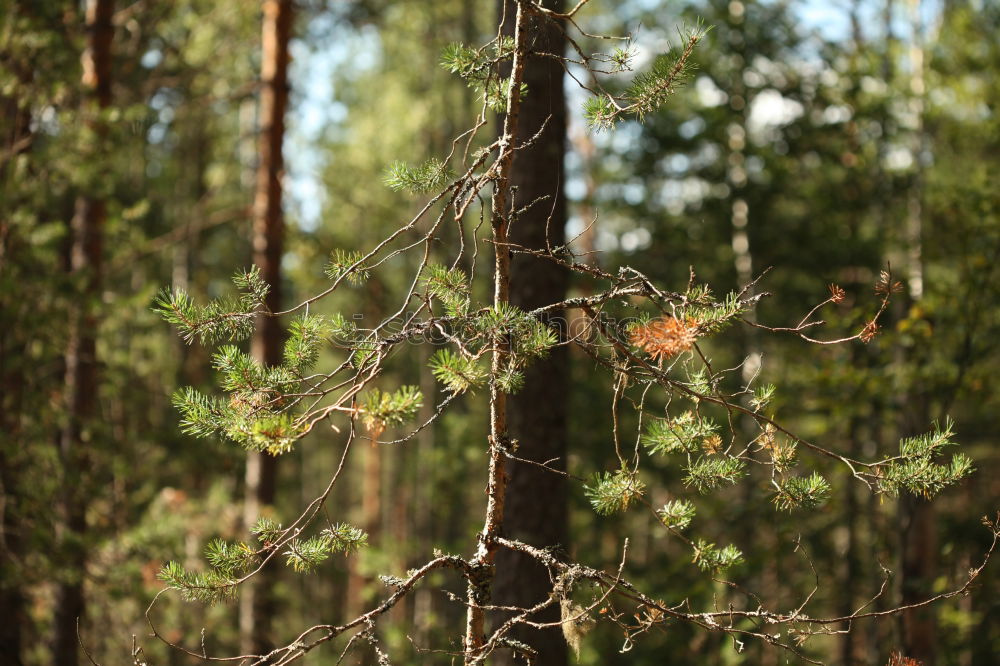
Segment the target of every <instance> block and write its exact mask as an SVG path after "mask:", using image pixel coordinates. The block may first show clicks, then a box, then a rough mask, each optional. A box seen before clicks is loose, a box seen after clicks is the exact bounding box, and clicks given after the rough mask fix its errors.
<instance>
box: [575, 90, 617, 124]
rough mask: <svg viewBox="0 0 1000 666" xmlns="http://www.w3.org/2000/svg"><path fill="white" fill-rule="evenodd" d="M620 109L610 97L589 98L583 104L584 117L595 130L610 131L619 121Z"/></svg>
mask: <svg viewBox="0 0 1000 666" xmlns="http://www.w3.org/2000/svg"><path fill="white" fill-rule="evenodd" d="M618 113H619V107H618V106H617V105H616V104H615V102H614V100H612V99H610V98H609V97H604V96H601V97H588V98H587V99H586V100H585V101H584V103H583V117H584V119H585V120H586V121H587V125H588V126H589V127H591V128H592V129H595V130H610V129H612V128H613V127H614V126H615V124H616V123H617V121H618Z"/></svg>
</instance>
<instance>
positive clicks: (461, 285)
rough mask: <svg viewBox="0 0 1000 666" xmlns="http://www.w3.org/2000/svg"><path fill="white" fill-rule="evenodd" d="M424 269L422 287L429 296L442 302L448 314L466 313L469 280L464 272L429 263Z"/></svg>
mask: <svg viewBox="0 0 1000 666" xmlns="http://www.w3.org/2000/svg"><path fill="white" fill-rule="evenodd" d="M426 270H427V273H426V275H425V276H424V288H425V289H427V292H428V293H429V294H430V295H431V296H434V297H435V298H437V299H438V300H440V301H441V302H442V303H444V307H445V311H446V312H447V313H448V316H449V317H458V316H461V315H465V314H468V311H469V302H470V301H469V282H468V278H467V277H466V275H465V272H464V271H463V270H461V269H460V268H448V267H446V266H442V265H441V264H430V265H428V266H427V269H426Z"/></svg>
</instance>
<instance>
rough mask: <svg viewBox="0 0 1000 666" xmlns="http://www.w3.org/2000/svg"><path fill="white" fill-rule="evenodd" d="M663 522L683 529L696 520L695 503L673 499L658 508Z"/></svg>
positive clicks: (671, 527)
mask: <svg viewBox="0 0 1000 666" xmlns="http://www.w3.org/2000/svg"><path fill="white" fill-rule="evenodd" d="M656 515H658V516H659V517H660V520H661V521H662V522H663V524H664V525H665V526H667V527H669V528H670V529H673V530H683V529H685V528H687V527H688V525H690V524H691V521H692V520H694V516H695V508H694V504H692V503H691V502H689V501H688V500H671V501H669V502H667V503H666V504H664V505H663V507H662V508H661V509H659V510H657V512H656Z"/></svg>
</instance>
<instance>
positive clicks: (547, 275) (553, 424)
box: [494, 0, 568, 666]
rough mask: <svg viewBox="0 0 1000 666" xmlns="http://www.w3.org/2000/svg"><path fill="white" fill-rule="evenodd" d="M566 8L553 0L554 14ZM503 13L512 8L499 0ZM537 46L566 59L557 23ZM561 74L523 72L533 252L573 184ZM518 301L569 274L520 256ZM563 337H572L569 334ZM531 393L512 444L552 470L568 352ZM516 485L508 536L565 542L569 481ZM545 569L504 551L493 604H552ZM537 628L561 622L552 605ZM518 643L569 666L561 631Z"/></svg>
mask: <svg viewBox="0 0 1000 666" xmlns="http://www.w3.org/2000/svg"><path fill="white" fill-rule="evenodd" d="M506 4H507V7H506V14H505V15H506V17H507V20H506V22H505V24H504V31H505V33H506V34H513V27H514V23H513V17H514V13H515V3H514V2H511V1H510V0H507V3H506ZM564 4H565V3H564V2H562V0H560V1H558V2H546V3H545V6H546V7H547V8H548V9H551V10H553V11H556V12H561V11H563V8H564ZM500 11H501V15H504V14H503V12H504V7H503V4H502V3H501V7H500ZM531 34H532V40H531V42H530V44H531V48H532V50H534V51H541V52H547V53H556V54H562V53H563V50H564V48H565V41H564V37H563V35H562V34H561V33H560V31H559V30H558V28H557V27H555V26H554V25H552V24H551V23H548V22H545V23H542V22H541V21H539V20H538V19H537V18H533V19H532V26H531ZM563 76H564V73H563V70H562V67H561V66H560V65H559V63H558V62H557V61H556V60H554V59H552V58H540V57H533V58H532V57H529V58H528V60H527V62H526V64H525V70H524V82H525V83H526V84H527V86H528V91H529V92H528V95H527V96H526V97H525V98H524V99H523V100H522V102H521V108H520V116H519V123H518V132H517V138H518V142H519V143H520V142H524V141H525V140H527V139H529V138H531V137H533V136H534V135H535V134H536V133H537V132H538V131H539V129H540V128H541V127H542V125H543V123H546V127H545V132H544V133H543V134H542V135H541V136H540V137H539V138H538V140H537V141H536V142H535V143H534V144H533V145H532V146H531V147H529V148H526V149H524V150H521V151H519V152H518V153H517V157H516V160H517V168H516V169H514V170H513V173H512V176H511V186H512V188H516V189H515V195H514V196H515V200H514V201H513V203H512V208H513V209H515V210H516V209H518V208H521V207H524V206H525V205H527V204H528V203H530V202H532V201H535V200H536V199H538V198H539V197H546V198H545V199H544V200H543V201H541V202H539V203H536V204H535V205H534V206H532V207H531V208H530V209H529V210H527V211H525V212H523V213H521V214H520V215H519V216H518V218H517V220H516V221H515V222H514V223H513V224H512V228H511V231H510V239H511V242H513V243H516V244H520V245H524V246H527V247H530V248H535V249H545V248H546V247H547V243H546V234H547V235H548V243H549V244H550V245H551V246H553V247H554V246H557V245H561V244H562V243H563V242H564V241H565V226H566V198H565V196H564V193H563V188H564V187H565V184H566V179H565V176H564V173H563V159H564V156H565V154H566V99H565V93H564V89H563ZM510 274H511V283H510V300H511V302H512V303H513V304H514V305H517V306H518V307H520V308H523V309H532V308H536V307H540V306H542V305H546V304H548V303H553V302H558V301H560V300H563V299H564V298H565V296H566V291H567V286H568V276H567V274H566V272H565V270H564V269H562V268H560V267H559V266H557V265H556V264H554V263H552V262H548V261H545V260H542V259H537V258H534V257H526V256H524V255H515V257H514V258H513V260H512V262H511V269H510ZM564 317H565V313H564V312H558V313H553V315H552V319H553V320H555V321H557V322H559V324H560V326H561V327H562V328H564V327H565V320H564ZM563 335H565V331H563ZM525 380H526V381H525V386H524V388H523V389H522V390H521V391H520V392H519V393H517V394H516V395H513V396H511V397H510V398H509V400H508V410H509V426H510V435H511V438H512V439H514V440H517V441H518V444H519V447H520V448H519V450H518V451H519V453H518V455H519V456H521V457H524V458H526V459H530V460H534V461H538V462H545V461H550V460H553V459H554V462H553V463H551V464H552V466H553V467H556V468H559V469H565V465H566V422H567V405H566V394H567V390H568V355H567V352H566V347H563V346H560V347H556V348H555V349H553V350H552V353H551V354H550V356H549V358H547V359H545V360H543V361H541V362H539V363H536V364H535V365H533V366H532V367H531V368H529V369H528V371H527V373H526V377H525ZM507 472H508V475H509V480H508V482H507V499H506V507H505V517H504V533H505V535H507V536H509V537H512V538H515V539H520V540H523V541H525V542H527V543H530V544H532V545H535V546H552V545H556V544H560V545H562V546H566V545H567V537H568V535H567V506H566V483H565V479H564V477H562V476H559V475H557V474H553V473H552V472H548V471H545V470H543V469H541V468H540V467H538V466H535V465H525V464H523V463H517V462H513V461H509V462H508V463H507ZM551 587H552V586H551V582H550V581H549V575H548V572H547V571H546V570H545V568H544V567H542V566H541V565H539V564H538V563H536V562H535V561H534V560H532V559H531V558H528V557H526V556H524V555H523V554H521V553H514V552H511V551H507V550H501V551H500V552H499V554H498V556H497V575H496V581H495V585H494V595H495V603H497V604H500V605H511V606H521V607H528V606H531V605H533V604H536V603H538V602H539V601H542V600H544V599H545V598H546V597H547V596H548V594H549V591H550V590H551ZM535 619H536V620H537V621H543V622H552V621H558V620H559V609H558V607H553V608H551V609H549V612H547V613H546V614H544V615H542V616H539V617H537V618H535ZM512 638H514V639H516V640H522V641H524V642H526V643H528V644H530V645H532V646H533V647H535V648H536V649H537V650H538V657H537V663H540V664H546V665H547V666H558V665H559V664H565V663H566V643H565V640H564V639H563V636H562V631H561V630H560V628H559V627H558V626H557V627H555V628H552V629H546V630H543V631H539V630H534V629H527V628H523V627H522V628H519V629H518V630H516V631H514V632H513V633H512ZM510 659H511V657H510V654H509V653H503V654H500V653H498V655H497V659H496V661H497V663H511V662H510Z"/></svg>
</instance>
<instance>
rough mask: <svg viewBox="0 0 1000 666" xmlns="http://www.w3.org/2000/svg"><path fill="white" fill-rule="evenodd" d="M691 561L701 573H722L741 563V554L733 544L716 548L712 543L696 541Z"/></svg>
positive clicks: (702, 540) (701, 540)
mask: <svg viewBox="0 0 1000 666" xmlns="http://www.w3.org/2000/svg"><path fill="white" fill-rule="evenodd" d="M693 549H694V558H693V559H692V560H691V561H692V562H694V564H696V565H697V566H698V568H699V569H701V570H702V571H722V570H723V569H728V568H729V567H732V566H735V565H737V564H740V563H741V562H743V553H742V552H741V551H740V549H739V548H737V547H736V546H734V545H733V544H729V545H728V546H726V547H725V548H717V547H716V546H715V544H714V543H709V542H707V541H705V540H704V539H698V540H697V541H696V542H695V543H694V545H693Z"/></svg>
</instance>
